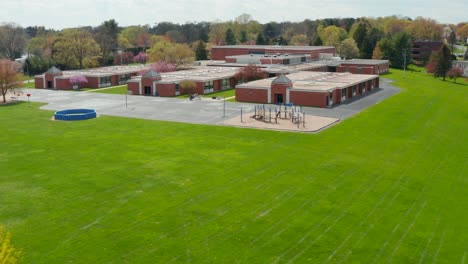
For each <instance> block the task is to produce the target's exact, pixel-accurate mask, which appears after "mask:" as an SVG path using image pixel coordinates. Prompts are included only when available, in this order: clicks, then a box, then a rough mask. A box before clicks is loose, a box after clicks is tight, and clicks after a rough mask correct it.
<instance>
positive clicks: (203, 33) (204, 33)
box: [198, 27, 209, 43]
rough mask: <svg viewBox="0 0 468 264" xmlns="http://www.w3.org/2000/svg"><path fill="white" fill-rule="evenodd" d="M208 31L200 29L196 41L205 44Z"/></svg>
mask: <svg viewBox="0 0 468 264" xmlns="http://www.w3.org/2000/svg"><path fill="white" fill-rule="evenodd" d="M208 31H209V30H207V29H206V28H204V27H203V28H201V29H200V33H199V36H198V39H200V40H201V41H203V42H205V43H206V42H208V38H209V37H208Z"/></svg>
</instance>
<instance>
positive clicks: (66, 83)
mask: <svg viewBox="0 0 468 264" xmlns="http://www.w3.org/2000/svg"><path fill="white" fill-rule="evenodd" d="M55 83H56V84H57V89H58V90H73V85H72V84H71V83H70V79H69V78H67V79H55Z"/></svg>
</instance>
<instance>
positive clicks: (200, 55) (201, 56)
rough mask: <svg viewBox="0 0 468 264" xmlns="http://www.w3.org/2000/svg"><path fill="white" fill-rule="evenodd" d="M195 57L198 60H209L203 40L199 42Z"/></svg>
mask: <svg viewBox="0 0 468 264" xmlns="http://www.w3.org/2000/svg"><path fill="white" fill-rule="evenodd" d="M195 57H196V60H207V59H208V51H207V50H206V45H205V42H203V41H202V40H200V41H198V45H197V48H196V50H195Z"/></svg>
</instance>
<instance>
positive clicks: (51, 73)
mask: <svg viewBox="0 0 468 264" xmlns="http://www.w3.org/2000/svg"><path fill="white" fill-rule="evenodd" d="M147 69H148V66H145V65H131V66H109V67H101V68H93V69H86V70H77V71H61V70H59V69H57V68H55V67H52V68H51V69H49V70H48V71H47V72H45V73H44V74H42V75H36V76H34V84H35V87H36V88H39V89H56V90H72V89H74V88H78V87H76V86H75V87H74V85H73V84H72V83H71V82H70V78H72V77H74V76H79V75H81V76H84V77H85V78H86V80H87V83H86V84H84V85H83V86H85V87H86V88H102V87H109V86H116V85H122V84H125V83H126V82H127V80H129V79H130V78H131V77H133V76H137V75H138V74H139V73H140V72H141V71H145V70H147Z"/></svg>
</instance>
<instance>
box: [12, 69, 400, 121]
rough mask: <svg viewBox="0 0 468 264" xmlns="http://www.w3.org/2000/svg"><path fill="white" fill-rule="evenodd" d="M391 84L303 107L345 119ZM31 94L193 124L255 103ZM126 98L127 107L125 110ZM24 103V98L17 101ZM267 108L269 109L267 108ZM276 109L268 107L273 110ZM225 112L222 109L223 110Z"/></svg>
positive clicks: (62, 103) (57, 103) (389, 91)
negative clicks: (344, 99) (331, 104)
mask: <svg viewBox="0 0 468 264" xmlns="http://www.w3.org/2000/svg"><path fill="white" fill-rule="evenodd" d="M389 83H390V81H389V80H386V79H383V78H381V88H379V89H377V90H375V91H373V92H371V93H368V94H366V95H364V96H363V97H359V98H356V99H353V100H349V101H347V102H345V103H343V104H340V105H338V106H336V107H333V108H314V107H304V108H303V111H305V112H306V114H307V115H317V116H324V117H333V118H339V119H341V120H342V119H345V118H348V117H350V116H353V115H355V114H357V113H359V112H360V111H362V110H363V109H365V108H368V107H370V106H372V105H374V104H376V103H379V102H380V101H382V100H384V99H385V98H388V97H389V96H392V95H394V94H396V93H398V91H399V89H398V88H395V87H393V86H391V85H389ZM27 93H30V94H31V98H30V100H31V101H34V102H43V103H48V104H47V105H45V106H43V107H42V109H46V110H54V111H57V110H65V109H71V108H92V109H96V111H97V113H98V114H100V115H110V116H123V117H133V118H144V119H152V120H167V121H175V122H184V123H195V124H217V125H220V124H222V123H223V122H224V120H226V119H228V118H233V117H236V116H239V115H240V111H241V108H242V109H243V112H250V111H252V110H253V108H254V105H255V104H250V103H235V102H225V101H223V100H213V99H204V100H193V101H190V100H189V99H186V100H184V99H176V98H168V97H152V96H133V95H129V96H125V95H120V94H104V93H84V92H72V91H54V90H46V89H24V94H27ZM126 98H127V104H128V108H126ZM19 99H20V100H24V101H27V98H26V96H25V95H23V96H22V97H20V98H19ZM266 107H267V109H268V108H269V106H268V105H267V106H266ZM275 107H276V106H275V105H271V108H272V109H274V108H275ZM223 109H224V110H223ZM223 113H225V114H224V117H223Z"/></svg>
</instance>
